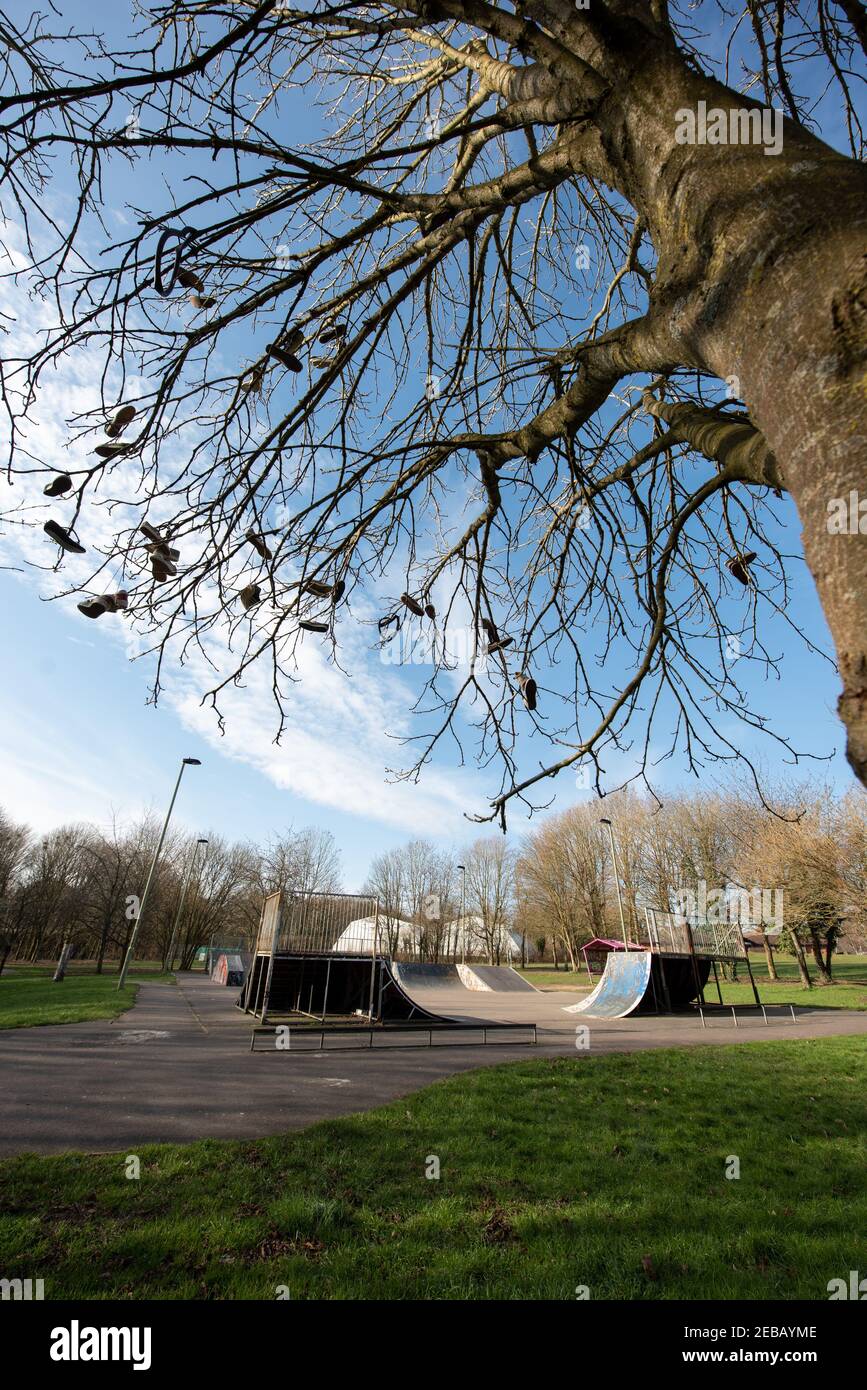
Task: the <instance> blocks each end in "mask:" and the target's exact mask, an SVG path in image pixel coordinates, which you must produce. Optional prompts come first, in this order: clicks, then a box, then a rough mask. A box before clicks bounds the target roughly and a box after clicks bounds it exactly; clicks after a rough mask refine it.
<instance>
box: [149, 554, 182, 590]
mask: <svg viewBox="0 0 867 1390" xmlns="http://www.w3.org/2000/svg"><path fill="white" fill-rule="evenodd" d="M177 572H178V570H177V566H176V565H173V564H172V562H171V560H164V559H162V557H161V556H157V555H152V556H151V574H152V575H153V577H154V579H155V580H156V581H157V583H158V584H165V582H166V580H167V579H169V578H171V579H174V577H175V575H176V574H177Z"/></svg>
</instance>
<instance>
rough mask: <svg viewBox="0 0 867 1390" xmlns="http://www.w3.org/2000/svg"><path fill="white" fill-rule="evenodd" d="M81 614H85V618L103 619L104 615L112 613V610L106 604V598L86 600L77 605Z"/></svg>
mask: <svg viewBox="0 0 867 1390" xmlns="http://www.w3.org/2000/svg"><path fill="white" fill-rule="evenodd" d="M76 607H77V608H78V611H79V613H83V614H84V616H85V618H101V617H102V615H103V613H110V612H111V611H112V609H111V608H110V607H109V605H108V604H107V603H106V601H105V598H104V597H102V596H101V597H100V598H85V599H82V601H81V603H79V604H77V605H76Z"/></svg>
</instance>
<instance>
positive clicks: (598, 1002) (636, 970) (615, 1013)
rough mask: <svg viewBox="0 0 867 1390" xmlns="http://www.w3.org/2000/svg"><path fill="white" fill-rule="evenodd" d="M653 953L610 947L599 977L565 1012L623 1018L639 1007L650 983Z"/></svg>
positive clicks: (597, 1016) (592, 1016)
mask: <svg viewBox="0 0 867 1390" xmlns="http://www.w3.org/2000/svg"><path fill="white" fill-rule="evenodd" d="M652 960H653V957H652V956H651V954H650V952H649V951H611V952H609V955H608V959H607V960H606V962H605V969H604V971H603V972H602V979H601V980H600V981H599V983H598V985H597V986H596V988H595V989H594V990H593V991H592V993H591V994H588V996H587V998H586V999H582V1000H581V1002H580V1004H570V1005H569V1006H568V1007H567V1008H566V1009H565V1010H564V1012H565V1013H567V1014H587V1015H588V1016H589V1017H590V1018H626V1015H627V1014H631V1013H633V1012H634V1010H635V1009H637V1008H638V1007H639V1005H640V1004H641V1001H642V1000H643V998H644V996H645V994H646V993H647V990H648V987H649V985H650V970H651V963H652Z"/></svg>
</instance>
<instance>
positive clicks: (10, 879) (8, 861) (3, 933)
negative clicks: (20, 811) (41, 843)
mask: <svg viewBox="0 0 867 1390" xmlns="http://www.w3.org/2000/svg"><path fill="white" fill-rule="evenodd" d="M29 840H30V831H29V829H28V828H27V826H26V825H18V824H16V822H15V821H13V820H12V819H11V817H10V816H8V815H7V814H6V812H5V811H4V810H3V809H2V807H0V975H2V974H3V967H4V966H5V964H6V961H7V960H8V958H9V956H10V954H11V952H12V949H13V947H14V946H15V943H16V941H17V939H18V935H19V932H20V931H21V925H22V912H21V910H20V896H21V895H20V894H16V892H15V890H16V888H17V887H18V882H19V878H20V875H21V872H22V870H23V868H24V864H25V862H26V858H27V850H28V844H29Z"/></svg>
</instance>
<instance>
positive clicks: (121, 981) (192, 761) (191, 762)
mask: <svg viewBox="0 0 867 1390" xmlns="http://www.w3.org/2000/svg"><path fill="white" fill-rule="evenodd" d="M201 765H202V762H201V758H184V759H182V761H181V770H180V772H179V773H178V780H177V782H175V789H174V791H173V792H172V799H171V801H170V802H169V809H168V811H167V812H166V818H165V820H164V821H163V828H162V832H161V834H160V838H159V843H158V844H157V847H156V849H155V850H154V857H153V859H152V860H151V866H150V869H149V871H148V876H147V882H146V883H145V888H144V893H143V894H142V900H141V903H140V904H139V910H138V916H137V917H136V919H135V925H134V927H133V929H132V936H131V937H130V939H129V946H128V947H127V951H126V955H125V956H124V958H123V965H122V966H121V970H120V977H119V978H118V982H117V987H118V989H123V987H124V985H125V984H126V974H127V971H128V970H129V967H130V965H131V964H132V958H133V953H134V951H135V943H136V942H137V941H138V934H139V932H140V930H141V919H142V918H143V917H144V914H145V908H146V907H147V901H148V895H149V893H150V890H151V884H152V883H153V877H154V870H155V869H156V867H157V860H158V859H159V857H160V850H161V849H162V847H163V841H164V840H165V838H166V831H167V830H168V828H169V821H170V820H171V816H172V811H173V809H174V805H175V797H176V796H177V794H178V787H179V786H180V785H181V778H182V777H183V775H184V768H185V767H188V766H189V767H201Z"/></svg>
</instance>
